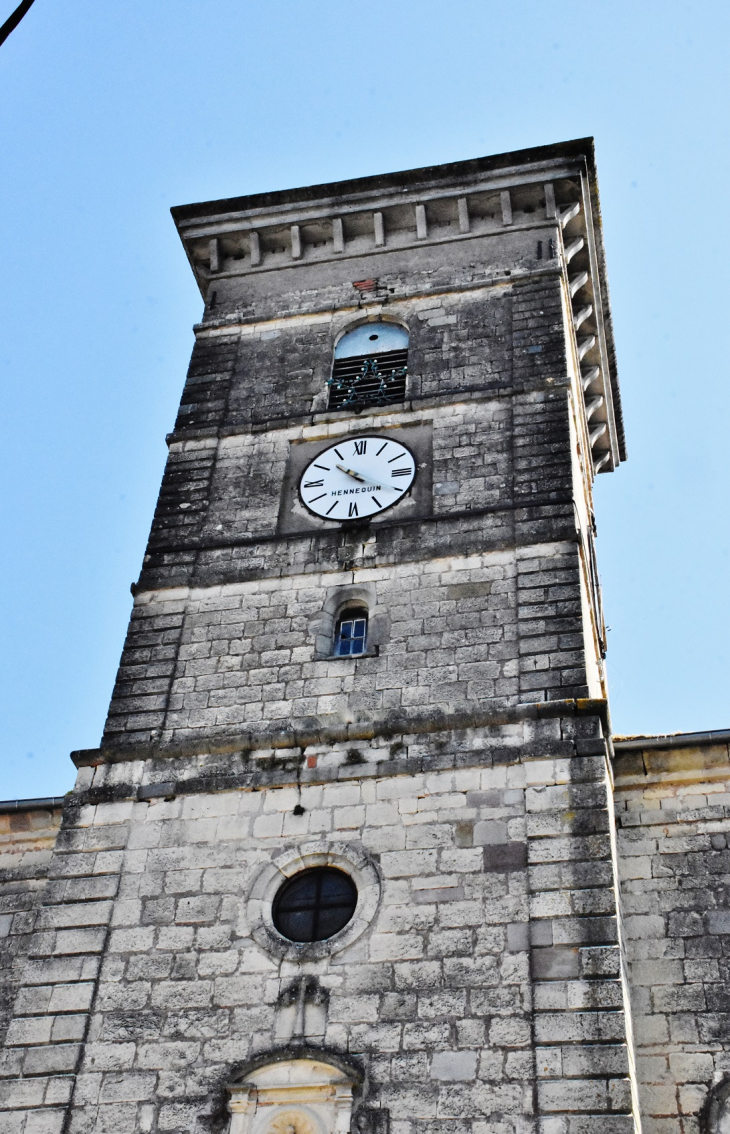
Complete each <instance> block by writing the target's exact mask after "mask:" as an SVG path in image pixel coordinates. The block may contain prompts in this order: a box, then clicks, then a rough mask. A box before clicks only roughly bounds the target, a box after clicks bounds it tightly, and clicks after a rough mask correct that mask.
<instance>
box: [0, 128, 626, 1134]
mask: <svg viewBox="0 0 730 1134" xmlns="http://www.w3.org/2000/svg"><path fill="white" fill-rule="evenodd" d="M173 216H174V219H175V223H176V224H177V227H178V230H179V233H180V236H181V239H182V241H183V244H184V247H185V250H186V253H187V256H188V259H189V261H190V265H191V267H192V269H193V272H194V274H195V277H196V280H197V281H198V284H199V286H200V290H201V294H202V296H203V299H204V302H205V311H204V314H203V318H202V321H201V322H200V324H199V325H197V326H196V328H195V336H196V342H195V348H194V351H193V356H192V361H191V365H190V370H189V374H188V378H187V382H186V385H185V389H184V392H183V397H182V402H181V406H180V411H179V414H178V418H177V422H176V424H175V428H174V430H173V432H172V433H171V434H170V435H169V436H168V438H167V440H168V444H169V460H168V464H167V468H166V471H165V475H164V479H163V484H162V489H161V492H160V497H159V502H158V506H157V511H156V513H155V518H154V521H153V525H152V531H151V534H150V539H149V544H148V548H147V553H146V555H145V558H144V564H143V568H142V572H141V575H140V577H139V581H138V582H137V583H136V584H135V586H134V588H133V592H134V609H133V612H132V617H131V622H130V626H129V632H128V636H127V641H126V644H125V647H124V653H123V656H122V660H121V665H120V669H119V676H118V680H117V684H116V686H115V689H114V694H113V697H112V702H111V706H110V710H109V716H108V720H107V724H106V729H105V733H104V737H103V741H102V744H101V746H100V748H98V749H95V750H93V751H81V752H76V753H74V759H75V762H76V765H77V767H78V769H79V774H78V780H77V785H76V789H75V792H74V794H73V796H72V798H71V800H70V802H69V803H68V804H67V806H66V809H65V815H64V822H63V827H62V830H61V834H60V836H59V839H58V842H57V845H56V850H55V855H54V859H53V861H52V864H51V868H50V881H49V883H48V886H47V890H46V892H45V896H44V900H43V905H42V907H41V908H40V910H39V913H38V919H37V922H36V929H35V933H34V936H33V938H32V941H31V946H30V958H29V960H28V967H27V970H26V972H25V975H24V976H23V978H22V984H23V987H22V988H21V991H20V993H19V996H18V1000H17V1002H16V1005H15V1009H14V1016H13V1021H12V1023H11V1026H10V1030H9V1033H8V1042H7V1048H6V1052H5V1065H4V1067H5V1070H4V1074H5V1075H6V1077H7V1078H8V1082H9V1083H12V1084H13V1086H12V1088H9V1089H8V1091H7V1092H6V1094H5V1100H6V1101H5V1102H4V1103H3V1104H2V1105H4V1106H5V1108H6V1110H7V1111H8V1115H6V1118H7V1120H8V1121H10V1122H11V1123H14V1124H15V1125H13V1126H12V1129H13V1130H14V1131H18V1132H21V1131H22V1134H39V1132H41V1131H42V1132H46V1131H58V1132H61V1131H63V1132H72V1131H73V1132H81V1131H83V1132H85V1134H86V1132H89V1134H90V1132H92V1131H93V1132H97V1131H98V1132H101V1131H108V1130H111V1129H114V1130H115V1131H119V1132H120V1134H122V1132H123V1131H125V1132H126V1131H129V1132H130V1134H137V1132H140V1134H142V1132H144V1134H161V1132H163V1131H165V1132H173V1134H183V1132H193V1131H194V1132H196V1134H202V1132H203V1131H205V1132H221V1134H222V1132H224V1131H227V1130H230V1131H231V1132H232V1134H334V1132H335V1131H337V1132H341V1134H344V1132H346V1131H349V1130H353V1131H359V1132H362V1134H367V1132H374V1134H386V1132H388V1131H390V1132H392V1134H436V1132H437V1131H438V1132H439V1134H441V1132H442V1131H444V1130H449V1131H453V1132H454V1134H467V1132H468V1134H528V1132H533V1131H535V1132H541V1134H583V1132H587V1131H589V1130H590V1131H591V1134H596V1132H598V1134H628V1132H629V1131H630V1130H632V1129H633V1127H634V1117H633V1110H632V1089H631V1084H632V1056H631V1040H630V1027H629V1024H628V1022H627V1018H626V1016H625V1011H624V1008H625V997H624V989H623V984H622V974H621V964H620V948H619V938H620V930H619V924H618V918H617V910H616V897H615V889H614V881H615V879H614V863H613V852H612V832H611V822H610V807H609V802H610V799H609V797H610V785H609V779H608V775H607V756H608V753H609V749H610V743H611V742H610V732H609V719H608V712H607V704H606V685H605V675H604V669H603V655H604V626H603V618H602V614H601V602H600V591H599V585H598V578H597V573H596V565H595V553H594V545H593V538H594V529H595V525H594V518H593V510H592V495H591V493H592V483H593V479H594V476H595V475H596V474H597V473H605V472H609V471H611V470H612V469H613V468H615V467H616V465H617V464H618V463H619V461H620V460H622V459H623V456H624V450H623V434H622V425H621V412H620V404H619V395H618V386H617V379H616V372H615V363H614V353H613V339H612V331H611V318H610V312H609V308H608V296H607V288H606V278H605V269H604V254H603V245H602V240H601V221H600V213H599V205H598V189H597V183H596V174H595V168H594V158H593V147H592V143H591V141H590V140H582V141H577V142H567V143H564V144H560V145H555V146H549V147H544V148H539V149H532V150H525V151H520V152H517V153H511V154H505V155H500V156H498V157H492V158H484V159H479V160H475V161H467V162H460V163H457V164H453V165H445V166H438V167H433V168H428V169H417V170H411V171H409V172H406V173H397V174H388V175H386V176H382V177H370V178H362V179H359V180H356V181H348V182H342V183H339V184H332V185H317V186H313V187H310V188H306V189H298V190H290V191H286V192H277V193H268V194H259V195H256V196H250V197H242V198H235V199H231V200H222V201H213V202H207V203H204V204H199V205H190V206H185V207H182V208H177V209H174V210H173ZM7 1128H8V1127H4V1129H7Z"/></svg>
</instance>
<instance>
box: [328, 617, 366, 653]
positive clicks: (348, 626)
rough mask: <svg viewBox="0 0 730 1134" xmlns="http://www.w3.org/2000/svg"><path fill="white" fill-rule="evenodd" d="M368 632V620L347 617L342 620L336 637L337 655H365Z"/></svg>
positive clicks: (338, 625)
mask: <svg viewBox="0 0 730 1134" xmlns="http://www.w3.org/2000/svg"><path fill="white" fill-rule="evenodd" d="M367 630H368V620H367V618H354V617H352V618H347V617H346V618H342V619H340V621H339V622H338V624H337V634H336V636H335V654H336V655H338V656H339V657H350V656H352V655H353V654H364V653H365V643H366V640H367Z"/></svg>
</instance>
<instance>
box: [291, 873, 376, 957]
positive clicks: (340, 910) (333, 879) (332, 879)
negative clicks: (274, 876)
mask: <svg viewBox="0 0 730 1134" xmlns="http://www.w3.org/2000/svg"><path fill="white" fill-rule="evenodd" d="M356 905H357V889H356V887H355V883H354V882H353V881H352V879H351V878H350V876H349V875H348V874H345V873H344V871H342V870H335V869H334V867H331V866H317V867H315V868H314V869H312V870H303V871H302V872H301V874H295V875H294V877H293V878H290V879H289V881H288V882H285V883H284V885H283V886H282V887H281V889H280V890H279V893H278V894H277V895H276V898H275V900H274V908H273V918H274V925H275V926H276V928H277V929H278V931H279V933H281V935H282V937H288V939H289V940H290V941H302V942H305V941H326V940H327V938H328V937H334V935H335V933H339V931H340V930H341V929H344V927H345V926H346V925H347V923H348V921H349V920H350V919H351V917H352V915H353V914H354V912H355V906H356Z"/></svg>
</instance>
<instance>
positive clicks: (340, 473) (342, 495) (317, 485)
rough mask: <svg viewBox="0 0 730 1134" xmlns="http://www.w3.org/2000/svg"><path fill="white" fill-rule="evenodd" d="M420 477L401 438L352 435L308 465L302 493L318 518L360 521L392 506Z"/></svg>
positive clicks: (302, 496) (302, 482)
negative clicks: (398, 439) (417, 475)
mask: <svg viewBox="0 0 730 1134" xmlns="http://www.w3.org/2000/svg"><path fill="white" fill-rule="evenodd" d="M415 478H416V460H415V457H414V456H413V453H411V451H410V449H406V447H405V445H401V443H400V442H399V441H391V440H390V439H389V438H387V437H348V438H346V439H344V440H342V441H338V442H337V444H336V445H331V446H330V447H329V449H325V450H324V452H323V453H320V454H319V456H318V457H315V458H314V460H313V461H311V462H310V463H309V464H308V465H307V467H306V469H305V470H304V472H303V474H302V478H301V480H300V481H299V493H300V495H301V498H302V500H303V502H304V504H305V505H306V506H307V508H309V511H310V512H314V514H315V515H316V516H322V517H323V519H325V520H359V519H363V518H365V517H368V516H376V515H379V514H380V512H384V511H385V510H386V508H392V507H393V505H394V504H397V503H398V501H399V500H400V499H401V498H402V497H403V496H404V495H405V493H406V492H407V491H408V489H409V488H410V487H411V485H412V484H413V481H414V480H415Z"/></svg>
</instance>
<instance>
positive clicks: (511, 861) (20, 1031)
mask: <svg viewBox="0 0 730 1134" xmlns="http://www.w3.org/2000/svg"><path fill="white" fill-rule="evenodd" d="M586 723H587V726H590V727H588V731H587V732H586V736H588V735H590V733H591V732H593V734H594V736H595V724H591V722H590V720H588V721H587V722H586ZM548 724H549V725H550V727H549V728H548V729H547V731H545V730H544V729H543V733H544V737H545V741H547V737H548V735H552V736H553V737H554V740H553V741H552V746H553V747H555V748H556V749H563V750H566V751H570V750H571V749H573V750H574V745H575V744H576V743H577V742H576V741H575V740H570V739H569V737H570V736H571V735H574V731H573V733H571V727H570V722H568V721H564V722H562V723H561V720H560V718H555V720H554V721H553V722H552V723H550V722H546V726H547V725H548ZM566 727H567V732H566ZM536 735H539V734H538V733H536ZM561 737H564V739H561ZM437 739H438V738H431V739H427V740H420V741H419V740H417V739H415V738H408V737H404V738H403V740H402V742H398V743H396V744H394V745H392V746H391V753H395V755H392V754H391V757H390V764H389V765H388V768H389V770H388V772H387V774H379V773H378V771H377V768H376V767H373V766H372V765H370V764H368V748H367V746H365V747H364V748H363V747H362V746H360V750H359V756H358V759H359V760H360V761H362V762H361V763H359V764H357V765H356V766H354V765H353V761H352V758H351V756H350V750H349V749H346V748H345V747H344V746H340V748H339V749H336V748H334V749H327V748H326V746H325V747H324V748H323V747H322V746H320V747H319V748H316V747H315V748H312V749H309V750H306V751H305V752H303V753H302V754H301V758H302V764H301V766H302V767H303V768H306V769H307V770H306V775H305V774H304V773H303V774H302V776H301V778H300V782H299V784H298V785H297V783H296V782H290V783H289V784H287V783H283V784H282V785H281V786H279V787H275V786H273V785H272V786H270V787H268V788H263V789H262V790H242V789H238V790H234V791H230V790H229V791H225V790H219V791H215V790H213V789H212V787H211V789H209V790H208V791H206V792H204V793H200V792H197V793H196V792H195V791H193V792H192V793H191V794H185V792H186V789H185V787H184V785H183V783H181V785H180V788H179V790H180V791H181V792H182V793H183V794H182V795H180V794H177V795H176V796H175V789H171V788H169V787H168V788H164V790H165V791H167V792H169V791H170V790H172V791H173V796H175V797H174V798H168V799H165V798H163V797H162V796H160V795H157V796H156V797H153V798H148V799H147V800H146V801H135V799H133V798H131V799H123V798H120V799H119V800H118V801H117V802H109V803H99V804H96V805H94V804H87V805H83V804H81V799H82V798H83V795H82V796H80V797H79V804H77V805H75V806H70V807H69V808H68V809H67V812H66V819H65V823H64V828H63V830H62V832H61V835H60V837H59V841H58V844H57V847H56V853H55V856H54V859H53V863H52V866H51V870H50V872H49V878H50V881H49V888H48V891H47V893H46V896H45V899H44V903H43V906H42V908H41V910H40V913H39V918H38V925H37V932H36V934H35V935H34V938H33V941H32V944H31V948H30V951H29V952H30V960H29V963H28V967H27V970H26V972H25V974H24V979H23V990H22V992H21V995H20V998H19V1000H18V1003H17V1006H16V1012H15V1019H14V1021H13V1025H12V1033H11V1035H10V1036H9V1045H8V1048H7V1050H6V1053H5V1063H4V1071H3V1074H4V1076H5V1077H6V1078H5V1082H4V1083H3V1093H2V1099H3V1102H2V1106H3V1107H4V1110H5V1113H4V1114H3V1116H2V1122H3V1127H2V1128H3V1130H9V1131H10V1130H12V1131H13V1134H31V1132H33V1134H38V1132H39V1131H42V1132H43V1134H60V1131H61V1129H62V1124H63V1122H64V1117H65V1115H66V1114H67V1107H66V1100H67V1099H71V1100H72V1101H71V1109H70V1112H69V1114H70V1123H69V1125H68V1126H67V1127H64V1128H63V1129H64V1131H66V1130H67V1131H68V1134H80V1132H82V1131H83V1132H84V1134H101V1132H102V1131H110V1130H112V1129H113V1130H114V1131H115V1132H117V1134H138V1132H143V1131H144V1132H147V1134H161V1132H162V1131H165V1132H168V1134H203V1132H206V1134H208V1132H211V1131H222V1130H223V1129H224V1128H225V1089H224V1088H225V1084H226V1083H227V1082H228V1081H230V1079H231V1077H232V1076H233V1075H234V1074H235V1072H236V1070H237V1069H238V1068H239V1067H241V1066H242V1065H243V1064H244V1063H245V1061H246V1060H247V1059H249V1058H250V1057H251V1056H252V1054H254V1053H257V1052H262V1051H268V1050H281V1048H282V1045H283V1046H284V1047H287V1046H288V1048H290V1049H291V1050H293V1051H296V1047H297V1044H301V1043H302V1042H306V1043H308V1044H310V1045H312V1044H313V1045H315V1046H317V1045H319V1046H320V1047H322V1048H323V1049H325V1050H330V1051H332V1052H335V1053H336V1052H341V1053H343V1054H348V1055H349V1056H350V1057H352V1058H355V1060H356V1061H358V1062H359V1063H360V1064H361V1066H363V1068H364V1069H365V1072H366V1084H365V1088H364V1093H363V1096H362V1097H361V1098H360V1099H359V1100H358V1105H360V1103H362V1102H366V1103H367V1106H368V1107H370V1108H372V1107H374V1108H376V1109H378V1110H381V1111H382V1110H385V1111H387V1112H389V1114H390V1129H391V1131H392V1134H437V1131H438V1132H439V1134H440V1132H441V1131H443V1129H444V1125H445V1124H448V1128H449V1129H450V1130H453V1131H454V1132H455V1134H456V1132H459V1134H494V1132H495V1131H496V1132H497V1134H511V1132H512V1131H515V1132H523V1131H531V1130H533V1129H534V1128H535V1121H536V1120H537V1118H538V1117H539V1116H542V1118H541V1125H540V1127H539V1128H540V1129H541V1130H542V1131H545V1132H549V1131H562V1132H565V1134H587V1132H588V1131H589V1130H590V1131H591V1132H593V1131H596V1130H600V1131H602V1132H604V1134H628V1131H630V1130H631V1128H632V1120H631V1116H630V1114H629V1100H628V1083H627V1078H626V1074H627V1063H626V1050H625V1046H624V1044H623V1036H624V1023H623V1012H622V999H621V987H620V982H619V980H618V956H617V947H616V929H615V917H614V912H613V890H612V873H611V860H610V843H609V838H608V833H607V827H608V820H607V808H606V787H605V766H604V762H603V758H602V757H600V756H576V755H574V756H572V757H570V756H567V757H551V758H547V759H542V760H541V759H539V758H534V759H527V760H524V761H523V760H521V759H520V752H524V751H525V746H524V739H523V738H521V736H518V735H517V734H515V736H514V738H513V749H512V751H513V758H512V762H508V763H504V764H492V765H491V766H488V765H489V763H490V755H489V754H490V750H491V749H490V745H489V744H487V746H486V747H485V741H484V738H483V734H482V733H481V732H480V731H479V730H475V731H473V732H471V733H465V734H462V735H460V736H459V737H452V740H451V743H452V744H453V743H454V742H455V741H457V742H458V747H457V748H456V749H451V751H452V752H453V753H456V752H457V751H458V752H460V757H459V764H460V765H461V766H460V767H451V768H449V767H445V766H443V765H445V764H447V763H448V762H449V760H452V761H454V760H455V759H456V756H455V755H449V750H448V749H447V750H446V751H445V752H444V751H443V743H441V744H440V745H439V743H437ZM545 741H543V743H545ZM584 743H586V744H587V743H588V741H587V740H586V741H585V742H584ZM591 743H592V744H593V746H594V747H595V746H596V742H595V741H591ZM550 746H551V745H550V743H547V744H546V747H547V748H549V747H550ZM598 747H599V748H600V743H599V744H598ZM439 751H441V754H440V756H438V761H439V762H440V763H441V765H442V769H441V770H436V768H434V770H433V771H431V772H429V771H425V770H424V771H423V772H420V773H414V772H409V771H407V770H406V769H407V768H408V767H409V766H410V765H411V762H412V760H413V758H414V757H415V756H416V754H417V753H418V752H421V753H422V757H423V759H424V760H425V761H426V764H428V763H429V762H431V763H433V762H434V760H435V759H436V753H437V752H439ZM399 761H402V766H403V769H404V770H403V772H402V773H401V774H397V773H396V772H394V770H393V769H394V767H397V764H398V762H399ZM162 763H163V764H164V761H163V762H162ZM269 766H270V764H269V765H267V764H266V761H264V763H263V767H264V768H266V767H269ZM183 767H187V769H188V773H187V774H189V772H190V771H192V768H191V766H190V763H189V762H187V763H185V762H181V764H180V768H181V769H182V768H183ZM282 767H286V764H284V765H282ZM150 771H154V766H153V765H151V766H150ZM146 772H147V765H146V764H145V762H137V763H131V764H127V765H123V764H122V765H116V766H114V765H111V766H102V767H99V768H98V769H96V770H94V769H92V768H85V769H82V772H81V773H80V778H79V785H78V788H79V790H83V789H86V790H91V791H93V790H94V784H95V783H97V782H98V783H99V784H100V785H101V784H107V785H109V786H111V785H112V784H113V783H116V784H117V789H116V790H117V794H120V795H124V794H125V793H127V792H128V791H129V790H130V787H133V786H134V785H135V781H136V783H139V782H140V781H142V780H144V779H145V777H146ZM156 774H159V770H158V771H157V773H156ZM333 776H334V779H333ZM124 785H128V786H126V787H125V786H124ZM134 790H135V792H136V787H134ZM295 808H298V811H297V810H295ZM302 809H303V810H302ZM327 848H330V850H333V851H336V852H337V853H338V854H341V855H345V856H347V855H349V856H350V858H351V859H352V860H354V861H357V860H359V858H360V857H364V859H366V860H367V861H368V862H369V863H371V864H372V865H371V869H373V870H374V871H375V873H376V876H377V877H378V878H379V884H378V887H377V888H378V889H379V891H380V898H379V901H378V902H377V903H376V905H375V906H374V907H373V908H372V909H371V911H370V913H369V915H368V916H367V918H365V920H364V924H363V927H362V932H361V935H360V936H359V937H358V938H357V939H356V940H354V941H353V942H352V944H350V945H349V946H348V947H347V948H343V949H342V951H341V952H339V953H332V954H329V953H327V951H326V950H323V951H322V953H321V955H319V956H318V957H314V956H313V957H311V958H310V959H309V960H307V959H306V957H304V958H303V960H302V962H301V963H299V962H295V961H290V960H287V959H286V957H282V956H281V955H276V953H275V952H274V953H272V952H271V951H267V949H265V948H262V947H261V946H260V945H259V944H257V940H258V939H254V938H252V933H253V930H252V914H251V908H252V907H251V904H250V898H251V893H252V887H253V886H254V885H255V880H256V878H257V877H258V876H259V872H260V871H261V870H262V869H269V868H270V866H271V864H272V862H277V861H281V856H282V854H283V855H284V856H285V857H286V856H288V858H289V860H291V861H292V862H294V863H295V864H296V863H297V862H298V861H299V860H300V859H301V865H306V864H307V862H308V861H310V860H309V859H308V858H307V856H308V855H311V853H312V852H313V851H314V852H316V853H319V854H321V853H323V852H326V850H327ZM530 964H532V975H531V971H530ZM302 974H304V976H305V977H306V978H307V980H308V981H309V984H308V985H307V988H308V989H310V990H312V989H313V990H314V993H316V995H314V999H313V1000H312V1005H313V1007H312V1010H311V1011H309V1010H308V1009H306V1008H305V1012H304V1015H303V1017H302V1018H301V1020H299V1022H297V1021H295V1020H294V1018H293V1017H292V1015H291V1013H290V1012H289V1010H288V1007H287V1006H288V1004H289V1003H291V999H292V998H291V995H290V992H291V988H292V982H294V984H295V985H296V982H297V981H299V980H301V979H302ZM297 987H298V986H297ZM309 995H310V993H309V992H308V993H307V996H309Z"/></svg>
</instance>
